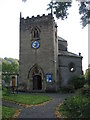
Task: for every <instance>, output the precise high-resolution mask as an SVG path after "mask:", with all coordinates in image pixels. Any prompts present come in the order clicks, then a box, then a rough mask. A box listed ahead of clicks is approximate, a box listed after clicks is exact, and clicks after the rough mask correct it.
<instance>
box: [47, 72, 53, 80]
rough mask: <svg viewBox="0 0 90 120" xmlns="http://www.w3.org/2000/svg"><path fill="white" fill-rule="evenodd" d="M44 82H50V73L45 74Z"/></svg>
mask: <svg viewBox="0 0 90 120" xmlns="http://www.w3.org/2000/svg"><path fill="white" fill-rule="evenodd" d="M46 82H52V74H50V73H47V74H46Z"/></svg>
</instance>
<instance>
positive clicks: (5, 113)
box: [2, 106, 16, 119]
mask: <svg viewBox="0 0 90 120" xmlns="http://www.w3.org/2000/svg"><path fill="white" fill-rule="evenodd" d="M15 111H16V109H15V108H10V107H6V106H2V118H3V119H6V118H13V115H14V113H15Z"/></svg>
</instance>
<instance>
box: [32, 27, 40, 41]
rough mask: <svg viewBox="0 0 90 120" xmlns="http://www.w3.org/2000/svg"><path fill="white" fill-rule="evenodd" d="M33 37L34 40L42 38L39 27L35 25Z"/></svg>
mask: <svg viewBox="0 0 90 120" xmlns="http://www.w3.org/2000/svg"><path fill="white" fill-rule="evenodd" d="M32 39H33V40H34V39H35V40H39V39H40V30H39V29H38V28H37V27H35V28H33V30H32Z"/></svg>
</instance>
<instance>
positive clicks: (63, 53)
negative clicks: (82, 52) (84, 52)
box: [58, 51, 82, 57]
mask: <svg viewBox="0 0 90 120" xmlns="http://www.w3.org/2000/svg"><path fill="white" fill-rule="evenodd" d="M58 55H59V56H71V57H82V56H79V55H77V54H75V53H71V52H68V51H60V52H59V53H58Z"/></svg>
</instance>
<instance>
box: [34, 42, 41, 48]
mask: <svg viewBox="0 0 90 120" xmlns="http://www.w3.org/2000/svg"><path fill="white" fill-rule="evenodd" d="M39 46H40V43H39V42H38V41H34V42H32V47H33V48H35V49H38V48H39Z"/></svg>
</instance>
